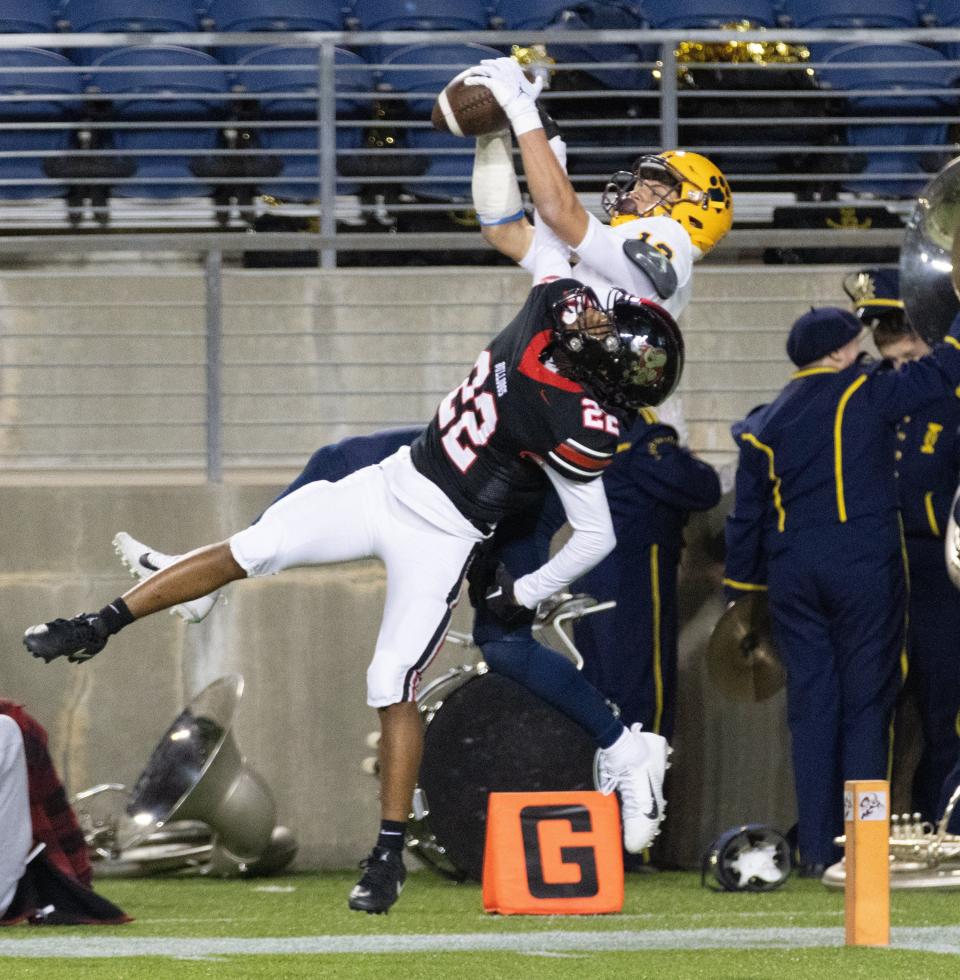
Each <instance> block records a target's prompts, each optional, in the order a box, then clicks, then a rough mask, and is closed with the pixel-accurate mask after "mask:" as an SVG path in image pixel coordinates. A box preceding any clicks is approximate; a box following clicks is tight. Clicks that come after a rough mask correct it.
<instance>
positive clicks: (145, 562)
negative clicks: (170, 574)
mask: <svg viewBox="0 0 960 980" xmlns="http://www.w3.org/2000/svg"><path fill="white" fill-rule="evenodd" d="M140 564H141V565H142V566H143V567H144V568H146V569H148V570H149V571H151V572H159V571H160V566H159V565H154V564H153V562H151V561H150V552H149V551H145V552H144V553H143V554H142V555H141V556H140Z"/></svg>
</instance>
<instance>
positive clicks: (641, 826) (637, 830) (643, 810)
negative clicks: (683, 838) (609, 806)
mask: <svg viewBox="0 0 960 980" xmlns="http://www.w3.org/2000/svg"><path fill="white" fill-rule="evenodd" d="M630 736H631V738H632V739H634V740H636V743H637V751H636V760H635V761H634V762H632V763H628V764H626V765H625V766H623V767H622V768H620V769H615V768H614V767H613V764H612V762H611V760H610V758H609V753H608V752H607V751H606V750H604V749H600V750H599V751H598V752H597V755H596V760H595V769H596V773H595V780H596V785H597V789H598V790H600V792H601V793H603V794H604V795H605V796H609V795H610V794H611V793H612V792H614V790H616V791H617V792H618V793H619V794H620V805H621V819H622V821H623V846H624V849H625V850H626V851H628V852H629V853H630V854H639V853H640V852H641V851H643V850H645V849H646V848H648V847H649V846H650V845H651V844H652V843H653V839H654V838H655V837H656V836H657V834H659V833H660V824H661V823H662V822H663V818H664V816H665V812H666V807H667V803H666V800H664V798H663V778H664V776H665V774H666V771H667V769H669V768H670V763H669V762H668V759H669V757H670V753H671V751H672V749H671V748H670V746H669V745H668V744H667V740H666V739H665V738H664V737H663V736H662V735H656V734H654V733H653V732H645V731H642V730H641V726H640V724H639V722H637V723H636V724H634V725H632V726H631V727H630Z"/></svg>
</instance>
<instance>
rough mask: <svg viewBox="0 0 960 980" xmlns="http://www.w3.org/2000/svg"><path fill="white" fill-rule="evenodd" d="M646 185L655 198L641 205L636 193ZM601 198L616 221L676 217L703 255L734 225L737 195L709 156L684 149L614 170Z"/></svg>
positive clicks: (648, 155)
mask: <svg viewBox="0 0 960 980" xmlns="http://www.w3.org/2000/svg"><path fill="white" fill-rule="evenodd" d="M641 185H643V186H645V187H647V188H649V189H650V190H651V191H652V193H651V194H650V195H649V196H650V197H651V203H650V204H649V206H647V207H645V208H643V209H642V210H641V208H640V207H639V206H638V203H637V201H636V199H635V198H634V196H633V192H634V191H635V190H636V189H637V187H638V186H641ZM663 188H666V190H664V189H663ZM601 203H602V205H603V208H604V210H605V211H606V212H607V214H608V215H610V223H611V224H612V225H617V224H621V223H622V222H624V221H630V220H632V219H633V218H641V217H642V218H646V217H657V216H661V215H665V216H667V217H670V218H673V219H674V221H677V222H678V223H679V224H680V225H682V226H683V227H684V228H685V229H686V231H687V233H688V234H689V235H690V240H691V241H692V242H693V244H694V245H695V246H696V247H697V248H698V249H699V250H700V252H701V253H702V254H706V253H707V252H709V251H710V249H711V248H713V246H714V245H716V244H717V242H719V241H720V239H721V238H723V236H724V235H726V233H727V232H728V231H729V230H730V227H731V225H732V224H733V195H732V193H731V191H730V185H729V184H728V183H727V179H726V177H724V175H723V173H722V172H721V171H720V170H719V168H718V167H716V166H715V165H714V164H713V163H712V162H711V161H710V160H708V159H707V158H706V157H703V156H701V155H700V154H699V153H685V152H684V151H682V150H666V151H664V152H663V153H658V154H645V155H644V156H641V157H638V158H637V159H636V160H635V161H634V163H633V167H632V169H631V170H630V171H625V170H619V171H617V172H616V173H615V174H613V176H612V177H611V178H610V180H609V181H608V182H607V185H606V187H605V188H604V191H603V196H602V198H601Z"/></svg>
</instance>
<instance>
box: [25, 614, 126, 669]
mask: <svg viewBox="0 0 960 980" xmlns="http://www.w3.org/2000/svg"><path fill="white" fill-rule="evenodd" d="M109 638H110V632H109V630H108V629H107V624H106V623H105V622H104V621H103V620H102V619H101V617H100V614H99V613H81V614H80V615H79V616H74V617H73V619H55V620H53V622H51V623H41V624H40V625H39V626H31V627H30V629H28V630H27V631H26V633H24V634H23V645H24V646H25V647H26V648H27V649H28V650H29V651H30V652H31V653H32V654H33V655H34V656H35V657H40V658H42V659H43V660H44V662H46V663H50V661H51V660H56V659H57V657H66V658H67V659H68V660H69V661H70V663H73V664H79V663H83V662H84V661H85V660H89V659H90V658H91V657H92V656H94V654H97V653H99V652H100V651H101V650H102V649H103V648H104V647H105V646H106V645H107V640H108V639H109Z"/></svg>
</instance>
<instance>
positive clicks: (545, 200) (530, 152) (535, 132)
mask: <svg viewBox="0 0 960 980" xmlns="http://www.w3.org/2000/svg"><path fill="white" fill-rule="evenodd" d="M464 81H465V83H466V84H467V85H484V86H486V87H487V88H489V89H490V91H491V92H492V93H493V95H494V97H495V98H496V100H497V101H498V102H499V103H500V105H501V107H502V108H503V111H504V113H505V114H506V116H507V119H509V121H510V126H511V128H512V129H513V132H514V134H515V135H516V137H517V143H518V144H519V146H520V155H521V158H522V160H523V170H524V173H525V174H526V178H527V186H528V188H529V190H530V196H531V197H532V198H533V201H534V204H535V205H536V207H537V211H538V212H539V214H540V216H541V218H542V219H543V220H544V221H545V222H546V223H547V225H549V227H550V228H552V229H553V231H554V232H555V233H556V234H557V235H558V236H559V237H560V238H561V239H562V240H563V241H564V242H566V243H567V244H568V245H570V246H574V247H575V246H577V245H578V244H579V243H580V242H582V241H583V238H584V235H585V234H586V232H587V225H588V222H589V216H588V215H587V212H586V209H585V208H584V207H583V205H582V204H581V203H580V199H579V198H578V197H577V194H576V191H574V189H573V185H572V184H571V183H570V179H569V178H568V177H567V174H566V172H565V171H564V169H563V167H562V166H561V165H560V162H559V161H558V160H557V158H556V156H555V155H554V153H553V150H552V149H551V148H550V144H549V142H548V140H547V134H546V132H545V131H544V128H543V123H542V120H541V118H540V113H539V111H538V109H537V105H536V98H537V95H539V92H540V86H539V84H537V83H535V82H530V81H529V80H528V79H527V77H526V75H524V73H523V70H522V69H521V68H520V66H519V65H518V64H517V63H516V62H515V61H514V60H513V59H512V58H493V59H487V60H485V61H482V62H481V63H480V64H479V65H478V66H477V67H476V68H472V69H470V71H469V72H468V73H467V76H466V77H465V79H464Z"/></svg>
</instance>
